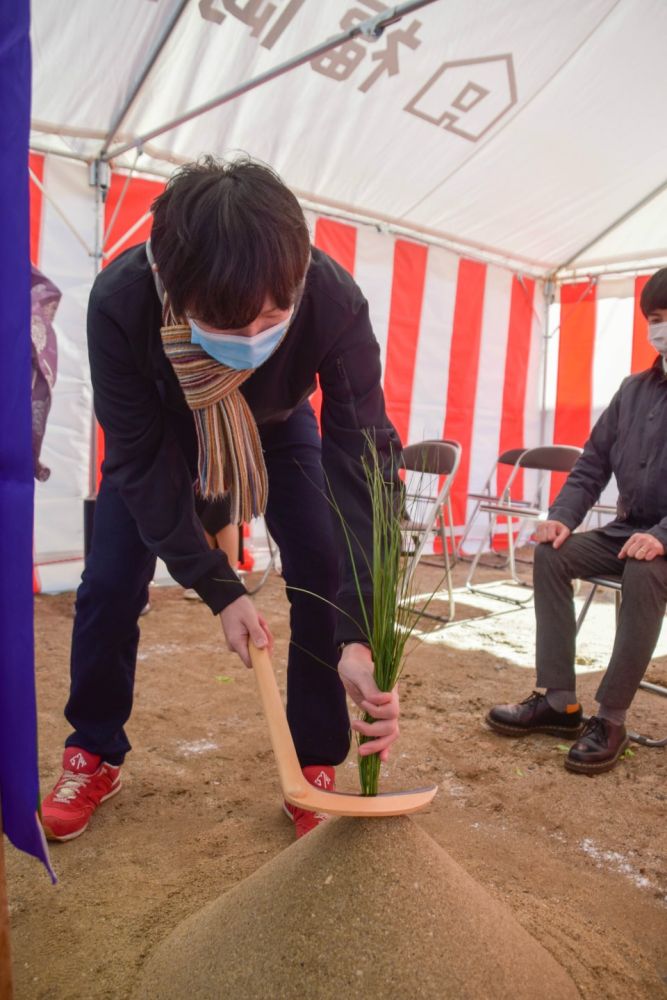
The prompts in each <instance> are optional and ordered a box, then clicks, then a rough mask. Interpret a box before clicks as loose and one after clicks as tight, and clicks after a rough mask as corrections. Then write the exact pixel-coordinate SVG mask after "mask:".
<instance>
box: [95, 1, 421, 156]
mask: <svg viewBox="0 0 667 1000" xmlns="http://www.w3.org/2000/svg"><path fill="white" fill-rule="evenodd" d="M435 2H436V0H407V2H406V3H399V4H396V5H395V6H394V7H389V8H387V10H385V11H382V13H380V14H376V15H375V16H374V17H369V18H368V19H367V20H365V21H361V22H360V23H359V24H355V25H354V26H353V27H352V28H348V30H347V31H342V32H340V34H338V35H333V37H331V38H327V39H326V40H325V41H324V42H321V43H320V44H319V45H315V46H313V48H311V49H307V50H306V51H305V52H302V53H301V54H300V55H298V56H293V57H292V58H291V59H288V60H287V61H286V62H284V63H280V64H279V65H278V66H274V68H273V69H270V70H267V71H266V72H264V73H260V74H259V75H258V76H255V77H253V79H252V80H246V81H245V83H240V84H238V85H237V86H236V87H232V89H231V90H228V91H226V92H225V93H224V94H220V96H218V97H213V98H212V99H211V100H210V101H206V102H205V103H204V104H200V105H199V106H198V107H196V108H193V109H192V110H191V111H186V112H185V113H184V114H182V115H179V116H178V117H177V118H172V119H171V121H168V122H165V123H164V124H163V125H158V127H157V128H154V129H152V130H151V131H150V132H145V133H144V135H140V136H137V138H136V139H132V141H131V142H125V143H122V144H121V145H120V146H115V147H114V148H113V149H107V148H106V145H107V144H106V143H105V149H104V150H103V152H102V153H101V154H100V159H102V160H107V161H108V160H112V159H114V158H115V157H117V156H120V155H121V154H122V153H127V152H128V150H130V149H136V148H141V147H142V146H143V145H144V144H145V143H146V142H148V140H149V139H154V138H155V136H157V135H162V134H163V133H164V132H170V131H171V130H172V129H173V128H176V126H177V125H183V124H184V123H185V122H189V121H190V120H191V119H192V118H198V117H199V116H200V115H203V114H205V112H207V111H212V110H213V108H218V107H220V105H222V104H227V103H228V102H229V101H232V100H234V98H236V97H240V96H241V95H242V94H247V93H248V92H249V91H251V90H254V89H255V88H256V87H259V86H261V84H263V83H268V82H269V81H270V80H275V78H276V77H278V76H282V75H283V73H288V72H289V71H290V70H292V69H297V68H298V67H299V66H303V65H304V64H305V63H307V62H310V61H311V59H314V58H315V57H316V56H320V55H322V54H323V53H324V52H329V51H330V50H331V49H335V48H337V47H338V46H339V45H342V44H343V43H344V42H348V41H350V40H351V39H352V38H357V37H358V36H359V35H363V36H364V37H365V38H379V37H380V36H381V35H382V33H383V31H384V29H385V28H387V27H388V26H389V25H390V24H394V23H395V22H396V21H400V19H401V18H402V17H403V16H404V15H405V14H411V13H412V12H413V11H415V10H419V8H420V7H427V6H428V5H429V4H432V3H435Z"/></svg>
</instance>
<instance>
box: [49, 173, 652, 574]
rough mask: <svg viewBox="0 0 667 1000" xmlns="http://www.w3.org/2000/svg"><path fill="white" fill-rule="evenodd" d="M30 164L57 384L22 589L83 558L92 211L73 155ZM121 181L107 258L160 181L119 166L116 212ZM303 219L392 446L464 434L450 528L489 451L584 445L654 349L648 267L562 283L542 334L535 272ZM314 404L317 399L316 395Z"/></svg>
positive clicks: (134, 238) (107, 215) (69, 569)
mask: <svg viewBox="0 0 667 1000" xmlns="http://www.w3.org/2000/svg"><path fill="white" fill-rule="evenodd" d="M31 169H32V172H33V175H34V177H35V181H34V182H33V183H32V184H31V194H32V199H31V207H32V227H31V251H32V258H33V262H34V263H36V264H37V266H38V267H39V268H40V270H42V271H43V272H44V273H45V274H46V275H47V276H48V277H49V278H50V279H51V280H52V281H54V282H55V284H56V285H58V287H59V288H60V289H61V291H62V293H63V298H62V301H61V305H60V308H59V311H58V313H57V315H56V324H55V325H56V330H57V334H58V346H59V364H58V369H59V375H58V383H57V385H56V387H55V392H54V398H53V405H52V409H51V416H50V422H49V427H48V429H47V434H46V438H45V441H44V446H43V451H42V455H43V460H44V462H45V464H46V465H47V466H49V467H50V468H51V470H52V474H51V479H50V480H49V481H48V482H47V483H38V484H37V487H36V528H35V549H36V580H35V586H36V589H44V590H52V589H63V588H66V587H73V586H76V584H77V581H78V575H79V572H80V569H81V562H80V558H81V553H82V550H83V537H82V534H83V528H82V508H81V501H82V498H83V497H84V496H86V495H87V493H88V484H89V462H90V435H91V391H90V382H89V374H88V365H87V355H86V338H85V311H86V303H87V298H88V293H89V290H90V286H91V284H92V281H93V278H94V274H95V262H94V259H93V258H92V256H91V253H92V249H93V244H94V232H95V221H96V220H95V205H94V197H93V190H92V189H91V188H90V187H89V185H88V176H87V170H86V168H85V167H84V166H83V165H81V164H80V163H78V162H75V161H68V160H64V159H62V158H56V157H47V158H46V159H45V158H44V157H42V156H40V155H38V154H33V155H32V156H31ZM125 183H126V177H125V176H123V175H120V174H113V175H112V177H111V185H110V190H109V195H108V197H107V200H106V204H105V206H104V221H103V229H104V232H105V242H104V245H105V249H106V251H107V253H109V251H111V253H110V256H109V257H108V258H107V260H106V262H107V263H108V260H109V259H112V258H113V256H114V255H115V254H116V253H120V252H121V251H122V250H124V249H126V248H127V247H128V246H131V245H132V244H134V243H137V242H140V241H141V240H144V239H146V237H147V236H148V231H149V225H150V222H149V218H148V211H149V207H150V204H151V202H152V200H153V198H154V197H155V196H156V195H157V194H159V193H160V191H161V190H162V189H163V183H162V182H160V181H154V180H149V179H146V178H142V177H136V176H135V177H132V179H131V180H130V182H129V185H128V186H127V190H126V192H125V195H124V197H123V199H122V203H121V205H120V208H119V209H118V203H119V198H120V195H121V192H122V191H123V188H124V187H125ZM42 189H43V190H42ZM43 192H45V194H44V193H43ZM117 209H118V210H117ZM307 215H308V220H309V224H310V225H311V228H312V232H313V240H314V243H315V244H316V245H317V246H318V247H321V248H322V249H323V250H325V251H326V252H327V253H329V254H330V255H331V256H332V257H334V258H335V259H336V260H337V261H338V262H339V263H340V264H341V265H342V266H343V267H345V268H346V269H347V270H348V271H349V272H350V273H351V274H352V275H353V276H354V277H355V279H356V280H357V282H358V284H359V285H360V286H361V288H362V291H363V292H364V294H365V296H366V298H367V299H368V302H369V306H370V313H371V319H372V322H373V327H374V330H375V334H376V336H377V339H378V341H379V343H380V347H381V351H382V359H383V371H384V390H385V396H386V400H387V409H388V412H389V415H390V417H391V419H392V421H393V422H394V424H395V425H396V428H397V430H398V432H399V434H400V436H401V438H402V440H403V441H404V443H412V442H415V441H419V440H423V439H424V438H439V437H446V438H453V439H455V440H457V441H459V442H460V443H461V445H462V448H463V458H462V463H461V467H460V469H459V473H458V478H457V485H456V488H455V490H454V495H453V506H454V518H455V522H456V524H457V525H458V526H459V529H462V526H463V525H464V524H465V521H466V517H467V516H468V514H469V510H470V504H469V503H468V501H467V493H468V491H469V490H475V489H479V488H480V487H481V485H482V484H483V482H484V481H485V479H486V477H487V475H488V473H489V470H490V468H491V466H492V463H493V461H494V459H495V458H496V456H497V455H498V454H499V453H500V452H501V451H503V450H505V449H507V448H512V447H519V446H522V445H525V446H531V445H536V444H538V443H540V439H541V437H542V438H543V439H544V443H552V442H556V443H559V444H577V445H581V444H583V442H584V440H585V438H586V436H587V434H588V431H589V429H590V427H591V424H592V421H593V420H594V419H595V418H596V417H597V416H598V415H599V413H600V412H601V410H602V409H603V407H604V406H605V405H606V403H607V402H608V400H609V399H610V397H611V395H612V394H613V392H614V391H615V389H616V387H617V385H618V384H619V383H620V381H621V379H622V378H623V377H624V376H625V375H627V374H629V373H630V372H631V371H636V370H639V369H641V368H643V367H648V365H649V364H650V363H651V362H652V360H653V357H654V355H653V354H652V352H651V351H650V350H649V348H648V345H647V343H646V326H645V322H644V321H643V320H642V318H641V315H640V314H639V311H638V308H637V305H636V301H637V296H638V294H639V293H640V291H641V288H642V287H643V283H644V282H645V281H646V277H644V278H638V279H637V280H636V281H635V280H634V279H633V280H628V279H623V280H614V279H601V280H600V281H599V282H598V283H597V284H596V283H592V282H583V283H578V284H576V285H565V286H563V287H562V288H561V290H560V302H559V301H556V303H555V304H554V305H553V306H552V307H551V310H550V315H549V327H548V329H549V331H550V335H548V336H545V335H546V334H547V326H546V310H545V300H544V285H543V283H542V282H541V281H535V280H533V279H530V278H527V277H525V276H522V275H519V274H515V273H512V272H511V271H510V270H507V269H505V268H502V267H498V266H495V265H488V264H484V263H480V262H478V261H472V260H467V259H465V258H461V257H459V256H457V255H456V254H454V253H453V252H451V251H449V250H446V249H443V248H440V247H436V246H427V245H425V244H423V243H419V242H413V241H410V240H407V239H404V238H396V237H395V236H393V235H391V234H389V233H386V232H382V231H379V230H378V229H375V228H374V227H371V226H357V225H353V224H351V223H347V222H342V221H338V220H335V219H331V218H325V217H323V216H318V215H315V214H313V213H307ZM545 363H546V378H543V374H544V371H545V369H544V365H545ZM313 403H314V405H315V407H316V408H317V406H318V405H319V401H318V399H317V394H316V395H315V397H314V399H313ZM98 451H99V454H100V455H101V454H102V452H103V442H102V440H101V438H100V440H99V447H98ZM553 478H554V480H555V479H556V477H553ZM522 488H525V489H526V492H528V491H529V489H531V488H532V486H531V484H530V483H526V484H518V486H517V489H522ZM555 488H557V483H556V482H554V483H553V484H552V491H553V489H555Z"/></svg>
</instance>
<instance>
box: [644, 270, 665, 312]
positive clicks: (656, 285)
mask: <svg viewBox="0 0 667 1000" xmlns="http://www.w3.org/2000/svg"><path fill="white" fill-rule="evenodd" d="M639 307H640V309H641V311H642V312H643V313H644V316H649V315H650V314H651V313H652V312H655V310H656V309H667V267H661V268H660V270H659V271H656V272H655V274H654V275H652V276H651V277H650V278H649V279H648V281H647V282H646V284H645V285H644V287H643V289H642V294H641V297H640V299H639Z"/></svg>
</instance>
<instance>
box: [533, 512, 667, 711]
mask: <svg viewBox="0 0 667 1000" xmlns="http://www.w3.org/2000/svg"><path fill="white" fill-rule="evenodd" d="M625 542H626V539H625V538H614V537H610V536H609V535H605V534H603V533H602V532H601V531H582V532H579V533H577V534H573V535H571V536H570V537H569V538H568V539H567V541H566V542H565V543H564V544H563V545H561V547H560V548H559V549H554V548H553V547H552V546H551V545H550V544H547V543H542V544H539V545H537V546H536V548H535V565H534V569H533V583H534V587H535V617H536V619H537V642H536V664H537V686H538V687H550V688H562V689H564V690H569V691H574V690H575V672H574V657H575V639H576V618H575V611H574V600H573V590H572V580H577V579H581V578H583V577H587V576H598V575H602V576H604V575H605V574H615V575H620V574H621V573H622V574H623V584H622V586H623V589H622V601H621V610H620V616H619V621H618V628H617V629H616V635H615V638H614V648H613V650H612V654H611V659H610V661H609V666H608V667H607V671H606V673H605V675H604V677H603V678H602V682H601V683H600V686H599V688H598V690H597V692H596V695H595V699H596V701H598V702H603V703H604V704H605V705H607V706H608V707H609V708H621V709H623V708H629V706H630V704H631V702H632V699H633V698H634V696H635V692H636V691H637V688H638V687H639V682H640V681H641V679H642V677H643V676H644V673H645V671H646V668H647V667H648V665H649V662H650V660H651V656H652V655H653V650H654V649H655V646H656V643H657V641H658V636H659V635H660V629H661V626H662V621H663V617H664V614H665V606H666V604H667V557H665V556H658V557H657V558H655V559H653V560H651V561H650V562H646V561H640V560H638V559H619V558H618V553H619V552H620V550H621V549H622V547H623V545H624V544H625ZM609 638H610V639H611V636H610V637H609Z"/></svg>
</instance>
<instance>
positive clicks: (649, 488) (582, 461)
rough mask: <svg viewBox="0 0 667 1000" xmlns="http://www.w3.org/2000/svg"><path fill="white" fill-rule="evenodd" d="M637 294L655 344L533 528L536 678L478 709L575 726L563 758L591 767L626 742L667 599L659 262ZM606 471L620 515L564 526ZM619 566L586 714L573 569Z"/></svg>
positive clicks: (496, 723)
mask: <svg viewBox="0 0 667 1000" xmlns="http://www.w3.org/2000/svg"><path fill="white" fill-rule="evenodd" d="M640 305H641V309H642V312H643V314H644V316H645V317H646V319H647V320H648V337H649V340H650V342H651V344H652V345H653V346H654V347H655V349H656V351H658V352H659V356H658V357H657V358H656V360H655V363H654V364H653V366H652V367H651V368H649V369H648V371H644V372H640V373H639V374H637V375H631V376H629V378H626V379H625V380H624V381H623V382H622V383H621V386H620V388H619V390H618V391H617V393H616V395H615V396H614V398H613V399H612V401H611V403H610V404H609V406H608V408H607V409H606V410H605V411H604V413H603V414H602V415H601V417H600V419H599V420H598V421H597V423H596V424H595V426H594V428H593V430H592V431H591V436H590V438H589V439H588V441H587V442H586V445H585V446H584V451H583V454H582V455H581V457H580V458H579V459H578V461H577V463H576V465H575V466H574V468H573V469H572V472H571V473H570V475H569V476H568V478H567V481H566V483H565V485H564V487H563V489H562V490H561V491H560V493H559V494H558V496H557V497H556V499H555V501H554V503H553V505H552V506H551V508H550V510H549V515H548V517H549V519H548V520H547V521H544V522H543V523H542V524H540V526H539V527H538V529H537V531H536V533H535V534H536V539H537V541H538V542H539V543H541V544H539V545H538V546H537V547H536V550H535V566H534V571H533V576H534V586H535V616H536V619H537V637H536V664H537V686H538V687H541V688H545V689H546V690H545V693H544V694H541V693H539V692H537V691H535V692H533V694H531V695H530V696H529V697H528V698H526V699H525V701H522V702H520V703H519V704H516V705H496V706H495V707H494V708H492V709H491V711H490V712H489V713H488V715H487V717H486V721H487V722H488V724H489V725H490V726H491V728H492V729H494V730H495V731H496V732H499V733H502V734H504V735H507V736H523V735H526V734H527V733H551V734H553V735H555V736H562V737H567V736H569V737H572V738H577V737H578V739H577V740H576V742H575V743H574V745H573V746H572V747H571V748H570V751H569V753H568V754H567V757H566V758H565V767H566V768H568V770H570V771H578V772H581V773H583V774H600V773H601V772H603V771H608V770H610V768H612V767H614V765H615V764H616V762H617V760H618V759H619V757H620V756H621V754H622V753H623V751H624V750H625V748H626V747H627V745H628V736H627V733H626V730H625V725H624V723H625V714H626V711H627V709H628V708H629V707H630V704H631V703H632V699H633V697H634V695H635V692H636V691H637V688H638V687H639V683H640V681H641V679H642V677H643V676H644V672H645V671H646V668H647V666H648V664H649V662H650V659H651V656H652V655H653V650H654V649H655V646H656V643H657V641H658V636H659V635H660V629H661V626H662V622H663V617H664V614H665V605H666V603H667V559H666V558H665V553H666V552H667V268H662V269H661V270H659V271H657V272H656V273H655V274H654V275H653V276H652V277H651V279H650V280H649V281H648V282H647V284H646V285H645V286H644V290H643V292H642V295H641V300H640ZM612 473H613V474H614V475H615V476H616V480H617V482H618V489H619V499H618V513H617V517H616V519H615V520H614V521H612V522H611V523H610V524H607V525H605V526H604V527H603V528H598V529H596V530H594V531H582V532H579V533H577V534H572V532H573V531H574V530H575V528H576V527H577V526H578V525H579V524H580V523H581V522H582V520H583V519H584V517H585V515H586V513H587V512H588V511H589V510H590V508H591V507H592V506H593V504H594V503H595V502H596V501H597V499H598V497H599V496H600V493H601V492H602V490H603V489H604V487H605V486H606V484H607V483H608V481H609V479H610V477H611V475H612ZM605 574H617V575H620V574H622V577H623V584H622V586H623V589H622V598H623V599H622V603H621V610H620V616H619V620H618V627H617V629H616V637H615V641H614V648H613V651H612V655H611V659H610V661H609V666H608V668H607V671H606V673H605V676H604V677H603V679H602V682H601V684H600V686H599V688H598V690H597V693H596V695H595V699H596V701H597V702H598V704H599V708H598V711H597V714H596V715H593V716H592V717H591V718H590V719H589V720H588V721H587V722H586V724H585V725H583V716H582V710H581V705H580V704H579V703H578V701H577V696H576V691H575V671H574V656H575V636H576V623H575V612H574V602H573V590H572V580H575V579H580V578H583V577H589V576H597V575H605Z"/></svg>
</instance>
